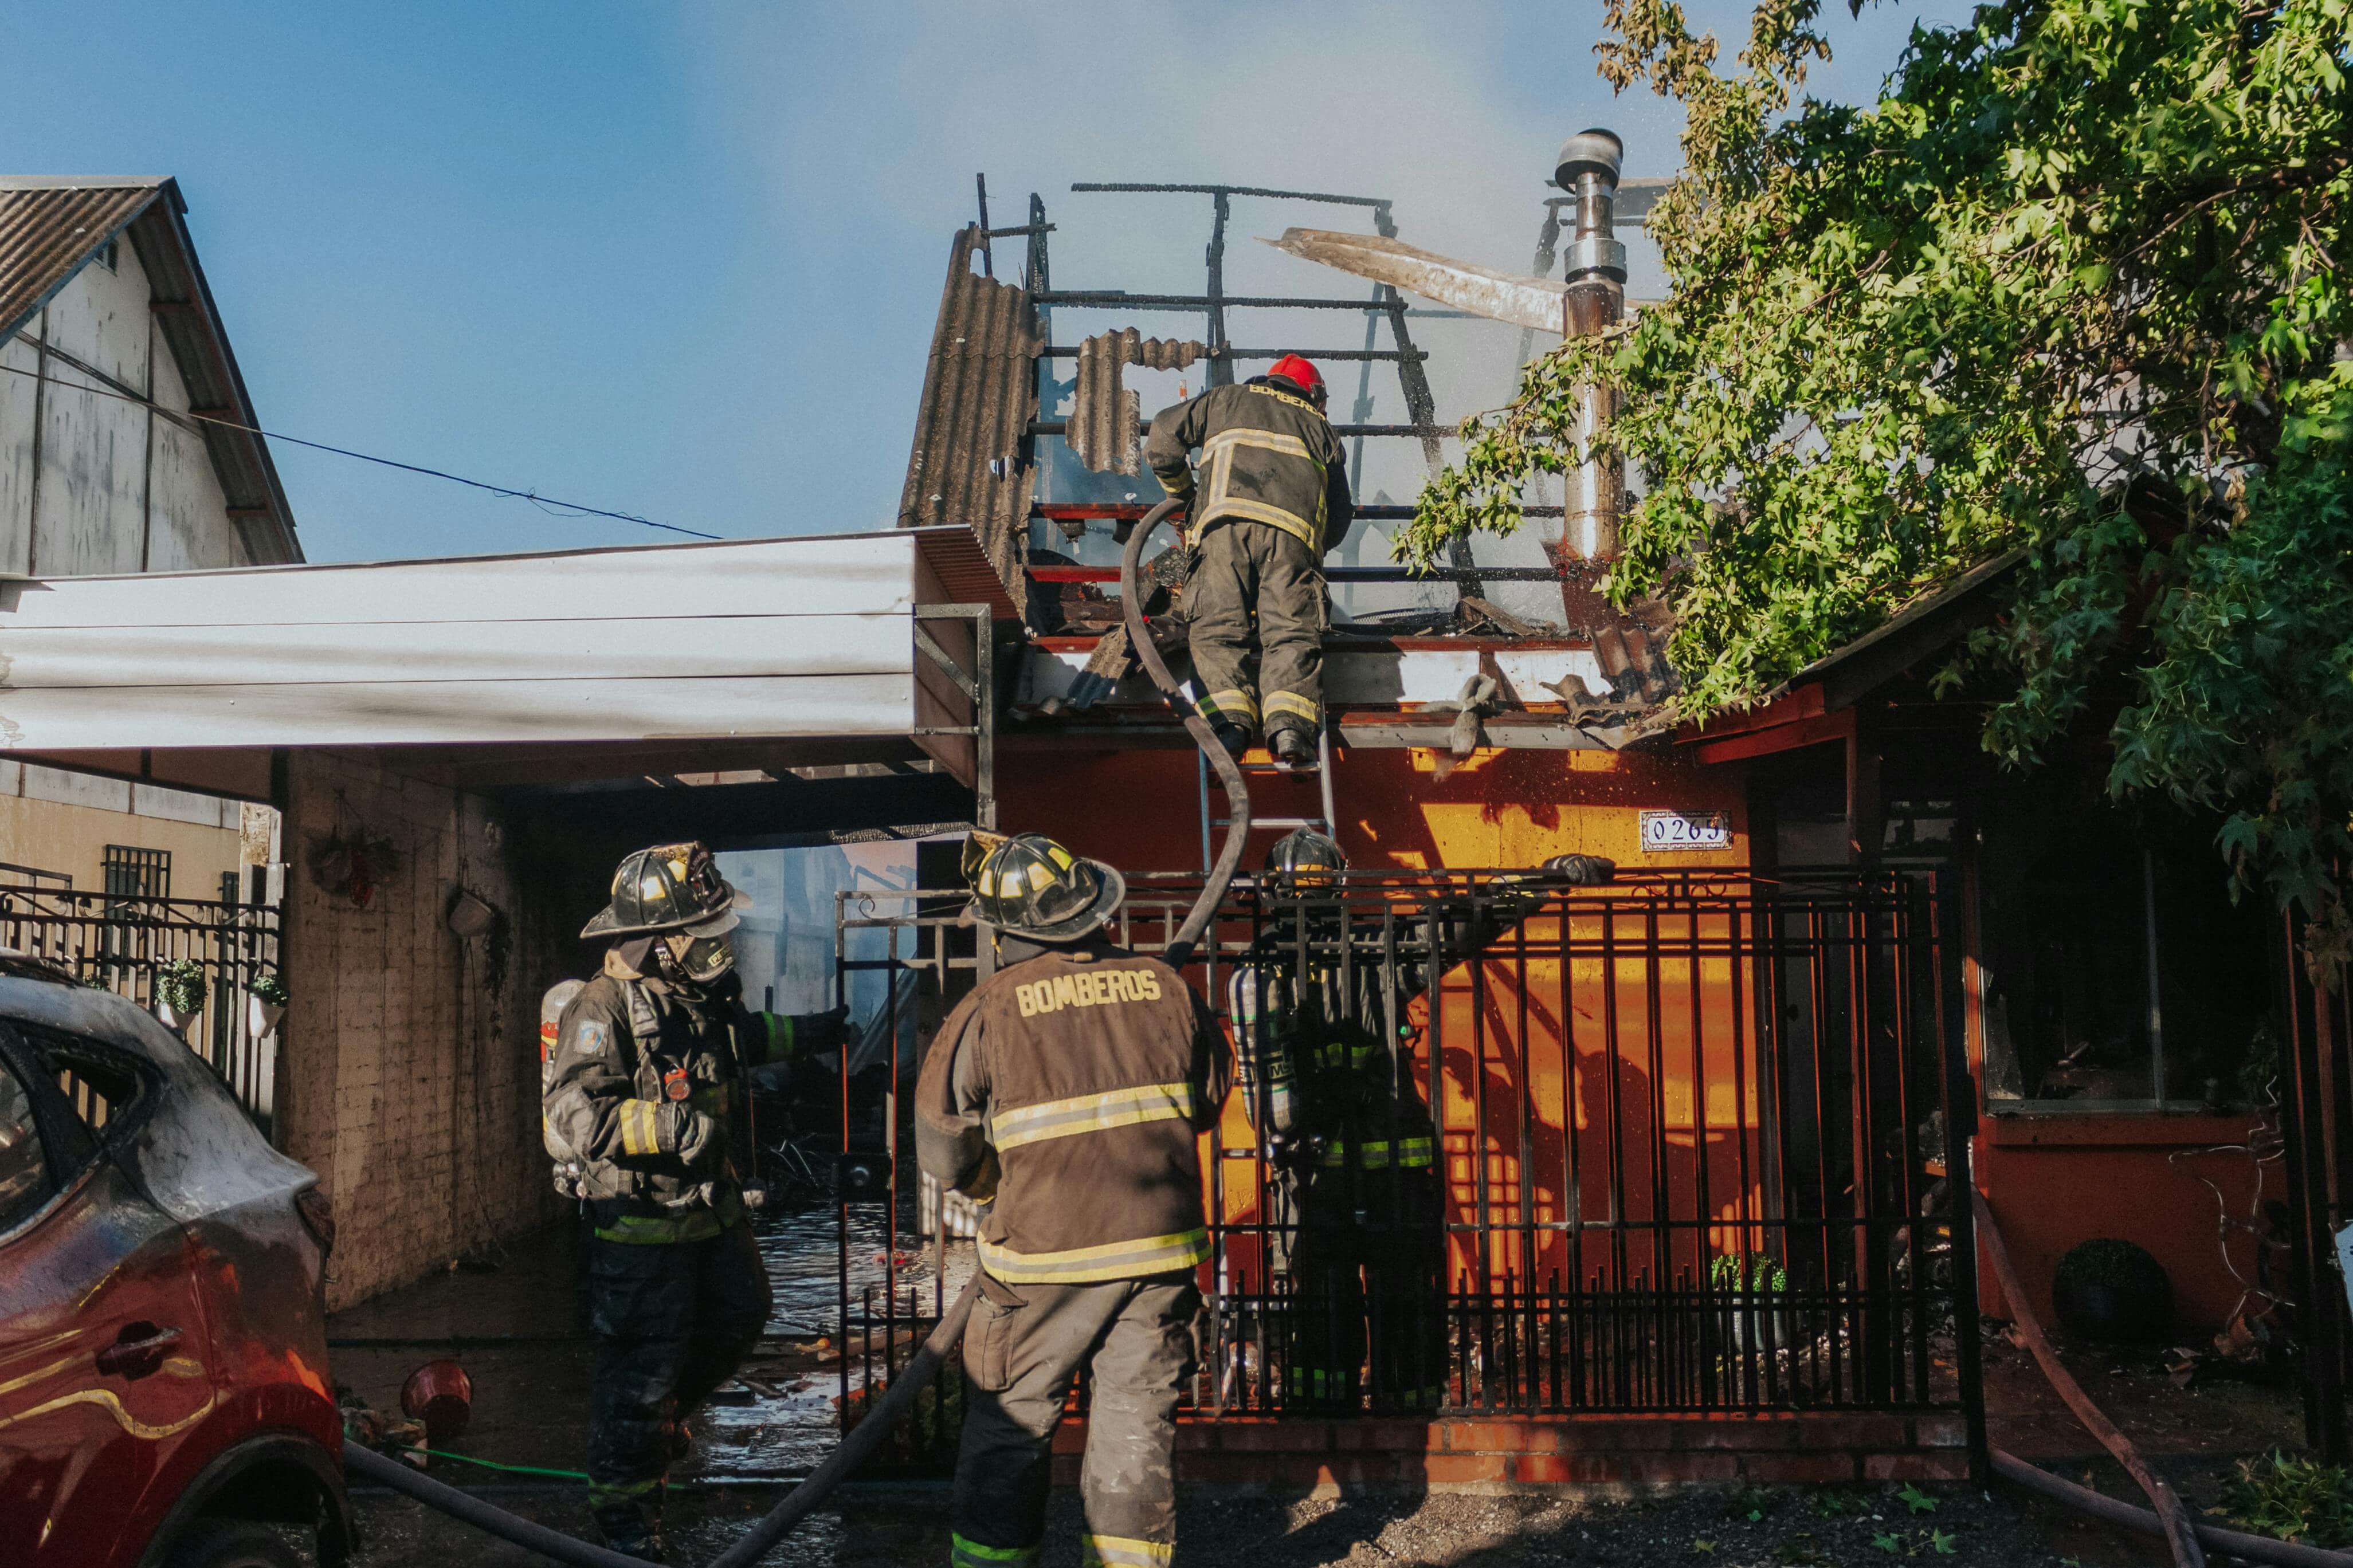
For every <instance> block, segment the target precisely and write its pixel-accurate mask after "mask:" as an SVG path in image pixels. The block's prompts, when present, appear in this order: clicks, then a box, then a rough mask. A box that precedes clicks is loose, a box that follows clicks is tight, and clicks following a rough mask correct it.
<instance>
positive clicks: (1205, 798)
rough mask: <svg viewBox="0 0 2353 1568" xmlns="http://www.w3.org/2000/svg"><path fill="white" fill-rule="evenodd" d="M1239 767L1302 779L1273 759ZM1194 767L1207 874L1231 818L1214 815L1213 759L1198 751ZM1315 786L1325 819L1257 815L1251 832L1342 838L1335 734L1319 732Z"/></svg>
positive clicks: (1316, 746) (1203, 858)
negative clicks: (1337, 825) (1306, 830)
mask: <svg viewBox="0 0 2353 1568" xmlns="http://www.w3.org/2000/svg"><path fill="white" fill-rule="evenodd" d="M1235 765H1236V766H1237V767H1239V768H1240V769H1241V771H1242V773H1244V774H1245V775H1248V774H1253V773H1256V774H1268V775H1272V776H1274V777H1277V778H1288V779H1295V778H1297V777H1298V776H1299V775H1298V774H1297V773H1285V772H1284V771H1283V770H1282V769H1281V768H1279V767H1277V766H1275V765H1274V763H1273V762H1272V761H1271V760H1269V761H1267V762H1263V763H1245V762H1242V761H1240V759H1239V758H1238V759H1236V762H1235ZM1193 768H1194V773H1195V775H1196V776H1197V777H1198V779H1199V781H1200V790H1201V870H1202V872H1203V874H1205V875H1206V874H1207V873H1208V869H1209V868H1210V866H1211V865H1213V864H1214V863H1215V858H1216V852H1215V850H1214V849H1213V848H1212V845H1213V844H1214V842H1215V839H1216V830H1217V829H1219V828H1220V827H1223V826H1225V825H1226V822H1227V820H1228V819H1227V818H1225V817H1222V816H1213V815H1211V813H1212V807H1211V806H1210V805H1209V759H1208V758H1207V757H1205V756H1202V755H1201V754H1200V753H1199V752H1195V753H1194V756H1193ZM1315 783H1316V787H1317V789H1318V790H1319V791H1320V792H1321V794H1322V795H1323V805H1324V815H1323V816H1259V815H1257V814H1256V813H1255V812H1253V813H1252V814H1251V815H1250V830H1251V831H1252V832H1256V831H1257V830H1258V829H1260V828H1261V827H1265V828H1275V829H1280V830H1282V831H1283V832H1285V833H1288V832H1290V831H1291V830H1292V829H1293V828H1294V827H1313V828H1314V829H1315V830H1316V831H1317V832H1319V833H1322V834H1323V835H1324V837H1328V838H1336V837H1339V834H1338V833H1337V832H1336V831H1335V829H1334V828H1333V826H1332V824H1333V823H1334V822H1335V820H1336V819H1337V815H1338V814H1337V813H1336V812H1335V811H1334V809H1333V806H1332V735H1331V731H1328V730H1324V729H1318V730H1317V731H1315Z"/></svg>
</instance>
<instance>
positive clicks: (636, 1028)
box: [541, 844, 844, 1563]
mask: <svg viewBox="0 0 2353 1568" xmlns="http://www.w3.org/2000/svg"><path fill="white" fill-rule="evenodd" d="M745 902H746V900H745V899H744V896H743V895H742V894H741V893H738V892H737V891H736V890H735V889H734V888H733V887H731V886H730V885H729V884H728V883H727V881H726V880H725V879H723V878H722V877H721V876H720V874H719V868H718V867H717V865H716V864H714V863H713V861H712V858H711V852H710V851H709V850H707V849H705V848H704V847H702V845H700V844H664V845H658V846H656V847H653V848H650V849H641V850H639V851H638V852H637V853H636V854H634V855H632V856H630V857H629V858H628V859H626V860H624V861H622V862H621V867H620V869H619V871H618V872H617V873H616V875H615V876H614V878H613V895H612V902H611V903H609V904H608V905H607V906H606V908H605V909H604V910H603V911H602V912H601V913H599V914H598V915H597V916H596V919H594V920H592V921H589V922H588V925H587V928H586V930H585V931H582V932H581V933H580V934H581V936H582V937H583V938H584V939H593V938H597V937H604V938H608V939H610V945H608V946H607V949H606V951H605V960H604V965H603V970H602V973H599V974H598V975H597V976H596V978H595V979H593V980H591V981H589V982H588V983H587V984H586V985H585V986H577V990H576V993H575V994H573V995H572V997H571V999H570V1000H569V1002H568V1003H566V1004H565V1006H564V1007H563V1010H562V1013H561V1015H560V1016H559V1017H558V1019H557V1021H556V1023H555V1026H554V1032H555V1041H554V1049H553V1050H552V1051H551V1052H550V1053H549V1054H548V1058H547V1060H546V1063H545V1067H544V1069H543V1072H544V1085H543V1088H544V1092H543V1098H542V1102H541V1109H542V1112H543V1115H542V1123H543V1131H544V1133H545V1137H546V1141H547V1147H548V1152H549V1153H550V1154H551V1155H552V1156H553V1157H554V1160H555V1162H556V1174H555V1180H556V1186H557V1189H558V1190H559V1191H561V1192H563V1193H565V1195H567V1196H570V1197H575V1198H577V1199H578V1200H579V1201H580V1202H581V1204H582V1205H583V1208H584V1209H585V1211H586V1219H587V1223H588V1226H589V1227H590V1231H591V1236H590V1239H589V1240H588V1242H587V1253H588V1255H587V1259H586V1264H587V1277H588V1308H589V1323H590V1327H591V1328H592V1329H593V1330H594V1331H595V1333H596V1372H595V1376H594V1383H593V1387H592V1391H591V1400H590V1426H589V1432H588V1476H589V1503H590V1507H591V1508H592V1509H593V1510H594V1511H595V1514H596V1523H597V1526H598V1528H599V1529H601V1530H602V1531H604V1532H605V1538H606V1540H607V1542H609V1543H610V1544H611V1545H612V1546H613V1548H614V1549H615V1550H616V1551H619V1552H629V1553H632V1554H634V1555H636V1556H639V1557H643V1558H645V1559H646V1560H647V1561H649V1562H655V1563H659V1562H660V1561H662V1543H661V1501H662V1496H661V1494H662V1486H663V1481H664V1479H665V1477H666V1475H667V1473H668V1471H669V1468H670V1460H671V1459H672V1458H675V1457H677V1456H678V1455H680V1454H681V1453H683V1452H684V1450H685V1447H686V1422H687V1419H688V1417H689V1416H691V1415H692V1414H693V1413H694V1410H695V1408H696V1407H697V1406H698V1405H701V1404H702V1400H703V1399H704V1398H705V1396H707V1395H708V1394H710V1393H711V1391H712V1389H713V1388H715V1387H717V1386H718V1385H719V1384H720V1383H721V1382H722V1381H723V1380H724V1379H725V1378H726V1377H728V1376H729V1375H730V1374H731V1373H733V1372H734V1370H735V1367H736V1365H737V1363H740V1362H741V1361H742V1360H743V1358H744V1354H745V1352H748V1351H749V1350H750V1349H751V1348H752V1345H753V1343H754V1342H755V1341H756V1340H757V1339H758V1338H759V1335H760V1332H761V1330H762V1329H763V1328H764V1327H765V1325H766V1323H767V1321H768V1306H769V1293H768V1279H767V1273H766V1271H765V1269H764V1268H762V1266H761V1262H760V1257H759V1254H758V1252H757V1251H755V1250H754V1247H753V1245H752V1233H751V1229H750V1227H749V1226H747V1225H746V1224H745V1223H744V1191H743V1184H744V1182H745V1181H746V1180H748V1179H750V1178H751V1176H752V1174H753V1171H754V1164H753V1150H752V1148H751V1146H750V1142H749V1135H748V1129H747V1127H746V1125H745V1105H746V1100H747V1099H748V1089H747V1086H746V1084H745V1080H744V1074H745V1073H746V1072H747V1071H748V1070H749V1069H750V1068H754V1067H758V1066H761V1065H763V1064H764V1063H767V1062H772V1061H783V1060H787V1059H789V1058H791V1057H792V1056H793V1055H795V1054H796V1053H797V1052H799V1051H804V1050H808V1049H812V1048H816V1047H824V1046H828V1045H832V1044H835V1043H837V1042H838V1041H839V1033H840V1027H841V1024H842V1020H843V1016H844V1012H843V1010H841V1009H836V1010H835V1011H833V1012H829V1013H819V1014H814V1015H810V1016H804V1017H783V1016H777V1015H775V1014H770V1013H758V1014H754V1013H751V1012H748V1011H746V1010H745V1008H744V1002H743V984H742V981H741V980H740V979H739V978H738V977H737V976H736V974H735V973H734V965H735V952H734V947H733V942H731V941H730V939H729V936H728V932H729V931H732V930H733V928H734V926H735V923H736V920H737V916H736V912H735V911H736V910H737V909H738V908H740V907H742V906H743V905H744V903H745ZM567 985H577V983H576V982H569V983H567Z"/></svg>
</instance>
